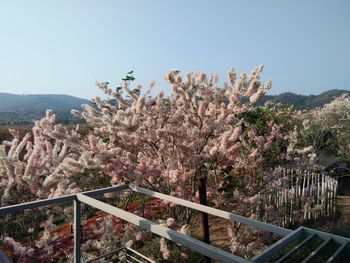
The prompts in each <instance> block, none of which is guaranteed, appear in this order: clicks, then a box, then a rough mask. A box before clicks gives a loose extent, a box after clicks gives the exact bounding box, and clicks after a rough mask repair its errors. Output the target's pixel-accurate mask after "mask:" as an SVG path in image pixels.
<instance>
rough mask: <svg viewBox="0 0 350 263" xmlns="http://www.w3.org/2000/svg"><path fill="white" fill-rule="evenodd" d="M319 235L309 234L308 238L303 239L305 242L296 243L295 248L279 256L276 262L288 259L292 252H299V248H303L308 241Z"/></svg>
mask: <svg viewBox="0 0 350 263" xmlns="http://www.w3.org/2000/svg"><path fill="white" fill-rule="evenodd" d="M316 236H317V235H316V234H312V235H310V236H308V237H307V238H305V239H304V240H303V242H301V243H300V244H298V245H296V246H295V247H294V248H293V249H291V250H289V252H288V253H287V254H285V255H284V256H283V257H281V258H279V259H278V260H277V261H276V263H281V262H283V261H284V260H286V259H287V258H289V257H290V256H291V255H292V254H294V253H295V252H297V250H299V249H300V248H302V247H303V246H305V245H306V243H307V242H309V241H310V240H311V239H313V238H315V237H316Z"/></svg>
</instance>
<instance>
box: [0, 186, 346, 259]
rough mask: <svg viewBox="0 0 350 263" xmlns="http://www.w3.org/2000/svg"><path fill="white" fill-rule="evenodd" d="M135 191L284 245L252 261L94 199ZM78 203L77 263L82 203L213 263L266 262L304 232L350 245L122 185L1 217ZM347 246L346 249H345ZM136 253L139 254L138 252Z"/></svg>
mask: <svg viewBox="0 0 350 263" xmlns="http://www.w3.org/2000/svg"><path fill="white" fill-rule="evenodd" d="M127 189H131V190H132V191H134V192H138V193H141V194H145V195H150V196H153V197H156V198H160V199H163V200H166V201H169V202H172V203H175V204H178V205H182V206H185V207H188V208H192V209H195V210H198V211H201V212H203V213H207V214H211V215H214V216H218V217H221V218H224V219H227V220H230V221H236V222H240V223H242V224H246V225H249V226H252V227H255V228H257V229H260V230H264V231H268V232H272V233H275V234H277V235H279V236H282V237H284V238H282V239H281V240H280V241H278V242H277V243H275V244H274V245H272V246H270V247H269V248H268V249H267V250H266V251H264V252H263V253H262V254H260V255H258V256H256V257H254V258H252V259H251V260H247V259H243V258H241V257H239V256H236V255H233V254H230V253H228V252H226V251H223V250H221V249H218V248H216V247H214V246H211V245H209V244H207V243H204V242H202V241H199V240H197V239H194V238H192V237H189V236H187V235H184V234H182V233H180V232H178V231H175V230H173V229H170V228H167V227H164V226H162V225H159V224H157V223H155V222H152V221H150V220H147V219H145V218H143V217H140V216H137V215H135V214H132V213H130V212H127V211H124V210H122V209H119V208H117V207H114V206H112V205H109V204H107V203H104V202H102V201H99V200H97V199H95V198H93V197H96V196H100V195H103V194H106V193H112V192H119V191H123V190H127ZM71 201H73V202H74V223H73V224H74V226H73V227H74V262H75V263H80V262H81V260H82V259H81V258H82V257H81V251H80V246H81V243H80V242H81V203H84V204H87V205H90V206H92V207H95V208H97V209H100V210H102V211H105V212H107V213H109V214H111V215H114V216H117V217H118V218H120V219H122V220H125V221H127V222H129V223H132V224H135V225H137V226H139V227H141V228H142V229H144V230H148V231H151V232H152V233H155V234H157V235H159V236H162V237H164V238H166V239H168V240H171V241H173V242H176V243H179V244H181V245H183V246H185V247H187V248H189V249H191V250H193V251H196V252H198V253H200V254H202V255H205V256H207V257H210V258H212V259H215V260H218V261H219V262H230V263H231V262H262V261H261V260H262V259H263V258H267V257H268V256H270V255H272V254H273V253H275V252H277V251H278V250H279V249H280V248H281V247H282V245H283V246H284V244H287V243H289V241H290V240H292V239H294V237H296V236H299V234H300V233H301V232H303V233H308V234H317V235H318V236H319V237H321V238H324V239H329V238H331V239H332V240H335V241H337V243H338V244H341V245H342V247H343V246H344V248H345V247H346V246H347V244H349V243H350V239H348V238H344V237H339V236H335V235H330V234H327V233H324V232H321V231H316V230H312V229H307V228H302V230H300V229H297V230H295V231H292V230H289V229H286V228H282V227H278V226H274V225H271V224H267V223H264V222H260V221H258V220H254V219H250V218H246V217H243V216H239V215H236V214H233V213H228V212H225V211H222V210H219V209H215V208H211V207H208V206H204V205H201V204H197V203H193V202H189V201H186V200H183V199H180V198H176V197H172V196H169V195H165V194H161V193H158V192H155V191H151V190H148V189H144V188H140V187H135V186H128V185H120V186H115V187H108V188H103V189H98V190H93V191H88V192H82V193H78V194H72V195H66V196H61V197H56V198H51V199H46V200H38V201H34V202H29V203H24V204H18V205H12V206H8V207H2V208H0V215H3V214H8V213H13V212H18V211H22V210H25V209H33V208H38V207H42V206H48V205H55V204H59V203H64V202H71ZM344 244H345V245H344ZM135 252H136V251H135Z"/></svg>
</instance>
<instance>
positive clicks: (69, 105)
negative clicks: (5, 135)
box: [0, 92, 89, 124]
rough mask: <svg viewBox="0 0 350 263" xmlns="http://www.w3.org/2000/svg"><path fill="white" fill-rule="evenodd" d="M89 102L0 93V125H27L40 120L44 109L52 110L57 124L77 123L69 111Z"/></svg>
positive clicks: (45, 95) (71, 98)
mask: <svg viewBox="0 0 350 263" xmlns="http://www.w3.org/2000/svg"><path fill="white" fill-rule="evenodd" d="M88 103H89V101H88V100H85V99H81V98H77V97H73V96H68V95H54V94H40V95H15V94H9V93H1V92H0V124H29V123H33V120H37V119H40V118H42V117H43V116H44V115H45V111H46V109H52V110H53V111H54V112H55V114H56V115H57V117H58V121H59V122H63V123H68V122H77V121H79V120H78V119H76V118H74V117H73V116H72V115H71V113H70V110H71V109H80V106H81V105H82V104H88Z"/></svg>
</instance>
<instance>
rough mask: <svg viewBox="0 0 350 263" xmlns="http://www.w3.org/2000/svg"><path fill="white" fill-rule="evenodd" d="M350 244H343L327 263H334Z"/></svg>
mask: <svg viewBox="0 0 350 263" xmlns="http://www.w3.org/2000/svg"><path fill="white" fill-rule="evenodd" d="M348 245H349V244H348V243H343V244H342V245H341V246H340V247H339V248H338V249H337V250H336V251H335V252H334V254H333V255H332V256H330V258H329V259H328V260H327V263H332V262H333V261H334V260H335V259H336V258H337V257H338V256H339V255H340V253H341V252H342V251H343V250H344V248H345V247H346V246H348Z"/></svg>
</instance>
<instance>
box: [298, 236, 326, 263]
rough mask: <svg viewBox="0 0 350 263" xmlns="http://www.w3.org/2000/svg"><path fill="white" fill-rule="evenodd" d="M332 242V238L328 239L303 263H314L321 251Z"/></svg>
mask: <svg viewBox="0 0 350 263" xmlns="http://www.w3.org/2000/svg"><path fill="white" fill-rule="evenodd" d="M331 241H332V238H328V239H326V240H325V241H324V242H323V243H322V244H321V245H320V246H318V247H317V248H316V249H315V250H314V251H312V252H311V253H310V254H309V255H308V256H307V258H305V259H304V260H303V261H302V263H307V262H314V257H315V256H317V255H318V253H320V252H321V250H322V249H323V248H324V247H325V246H327V245H328V244H329V243H330V242H331Z"/></svg>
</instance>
